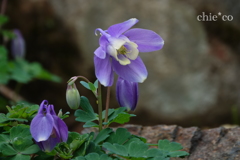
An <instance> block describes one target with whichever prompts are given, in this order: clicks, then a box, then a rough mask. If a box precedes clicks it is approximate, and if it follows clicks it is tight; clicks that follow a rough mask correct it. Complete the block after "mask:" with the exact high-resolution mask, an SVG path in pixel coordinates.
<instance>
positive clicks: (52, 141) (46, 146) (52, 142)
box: [36, 131, 61, 152]
mask: <svg viewBox="0 0 240 160" xmlns="http://www.w3.org/2000/svg"><path fill="white" fill-rule="evenodd" d="M53 132H54V131H53ZM60 142H61V141H60V139H59V137H54V135H53V136H50V137H49V138H48V139H47V140H46V141H41V142H36V143H37V145H38V146H39V147H40V148H41V150H43V151H45V152H50V151H52V150H53V148H54V147H55V146H56V145H57V144H58V143H60Z"/></svg>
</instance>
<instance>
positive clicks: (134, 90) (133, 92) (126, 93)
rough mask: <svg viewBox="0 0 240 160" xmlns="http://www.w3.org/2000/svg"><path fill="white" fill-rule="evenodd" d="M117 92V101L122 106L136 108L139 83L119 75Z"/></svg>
mask: <svg viewBox="0 0 240 160" xmlns="http://www.w3.org/2000/svg"><path fill="white" fill-rule="evenodd" d="M116 92H117V94H116V95H117V101H118V103H119V104H120V106H121V107H127V108H128V109H129V110H132V111H133V110H135V108H136V106H137V101H138V83H136V82H129V81H126V80H124V79H122V78H121V77H119V78H118V80H117V89H116Z"/></svg>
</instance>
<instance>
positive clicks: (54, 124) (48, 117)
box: [30, 100, 68, 152]
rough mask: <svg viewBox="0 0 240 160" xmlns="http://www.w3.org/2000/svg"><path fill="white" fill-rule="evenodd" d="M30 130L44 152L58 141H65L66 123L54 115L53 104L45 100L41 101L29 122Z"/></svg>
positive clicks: (66, 133) (66, 135)
mask: <svg viewBox="0 0 240 160" xmlns="http://www.w3.org/2000/svg"><path fill="white" fill-rule="evenodd" d="M30 132H31V134H32V137H33V139H34V140H35V141H36V143H37V144H38V146H39V147H40V148H41V149H42V150H43V151H46V152H49V151H51V150H52V149H53V148H54V147H55V146H56V145H57V144H58V143H60V142H66V141H67V138H68V128H67V125H66V124H65V122H64V121H63V120H62V119H60V118H59V117H58V116H57V115H56V113H55V111H54V106H53V105H49V104H48V101H47V100H44V101H42V103H41V105H40V108H39V110H38V113H37V115H36V116H35V117H34V118H33V120H32V122H31V124H30Z"/></svg>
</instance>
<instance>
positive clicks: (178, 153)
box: [169, 151, 189, 157]
mask: <svg viewBox="0 0 240 160" xmlns="http://www.w3.org/2000/svg"><path fill="white" fill-rule="evenodd" d="M188 155H189V153H187V152H185V151H173V152H169V156H170V157H185V156H188Z"/></svg>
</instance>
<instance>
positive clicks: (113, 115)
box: [108, 107, 127, 121]
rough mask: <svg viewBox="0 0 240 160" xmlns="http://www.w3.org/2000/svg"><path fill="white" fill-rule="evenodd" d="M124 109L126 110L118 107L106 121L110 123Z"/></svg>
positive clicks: (124, 108)
mask: <svg viewBox="0 0 240 160" xmlns="http://www.w3.org/2000/svg"><path fill="white" fill-rule="evenodd" d="M126 109H127V108H126V107H119V108H117V109H115V111H114V113H113V114H111V115H110V116H109V118H108V121H112V120H113V119H115V118H116V117H117V116H118V114H120V113H122V112H124V111H125V110H126Z"/></svg>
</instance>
